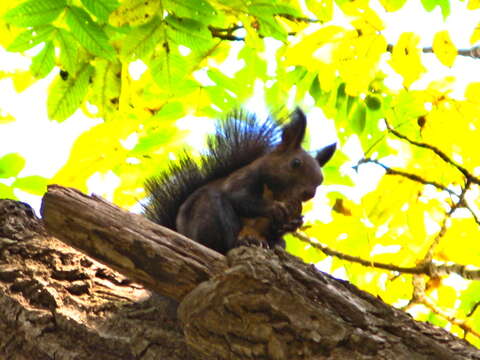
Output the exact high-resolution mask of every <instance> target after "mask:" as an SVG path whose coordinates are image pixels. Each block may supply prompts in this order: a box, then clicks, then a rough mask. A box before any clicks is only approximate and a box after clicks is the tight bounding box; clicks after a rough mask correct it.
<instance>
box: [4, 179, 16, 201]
mask: <svg viewBox="0 0 480 360" xmlns="http://www.w3.org/2000/svg"><path fill="white" fill-rule="evenodd" d="M0 199H12V200H18V198H17V197H16V196H15V194H14V193H13V187H11V186H7V185H5V184H2V183H0Z"/></svg>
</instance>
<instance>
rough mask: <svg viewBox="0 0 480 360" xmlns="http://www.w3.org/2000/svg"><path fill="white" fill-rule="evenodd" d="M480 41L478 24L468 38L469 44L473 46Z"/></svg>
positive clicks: (479, 26)
mask: <svg viewBox="0 0 480 360" xmlns="http://www.w3.org/2000/svg"><path fill="white" fill-rule="evenodd" d="M479 40H480V24H478V25H477V26H475V29H474V30H473V33H472V35H471V36H470V44H471V45H473V44H475V43H476V42H477V41H479Z"/></svg>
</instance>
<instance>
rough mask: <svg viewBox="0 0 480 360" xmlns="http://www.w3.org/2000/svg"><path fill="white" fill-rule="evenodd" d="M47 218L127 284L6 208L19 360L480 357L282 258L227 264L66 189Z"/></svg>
mask: <svg viewBox="0 0 480 360" xmlns="http://www.w3.org/2000/svg"><path fill="white" fill-rule="evenodd" d="M43 217H44V223H45V225H46V228H47V230H48V233H49V234H50V235H51V234H53V235H55V236H57V237H59V238H61V240H62V241H64V242H65V243H68V244H70V245H73V246H74V247H76V248H78V249H82V251H84V252H85V253H86V254H88V255H89V256H92V257H94V258H96V259H98V260H100V261H102V262H103V263H105V264H108V265H109V266H110V267H111V268H114V269H117V270H119V271H121V272H122V273H123V274H124V275H126V276H128V278H126V277H124V276H123V275H120V274H119V273H117V272H115V271H113V270H111V269H109V268H107V267H106V266H104V265H101V264H100V263H98V262H96V261H95V260H92V259H91V258H88V257H87V256H85V255H82V254H81V253H79V252H77V251H76V250H74V249H72V248H70V247H68V246H66V245H64V244H62V243H61V242H59V241H58V240H57V239H55V238H53V237H51V236H49V235H47V233H46V232H45V229H44V227H43V223H42V222H40V221H39V220H38V219H36V218H35V217H34V215H33V214H32V212H31V209H30V208H29V207H28V206H26V205H24V204H21V203H15V202H12V201H0V335H1V336H0V356H3V357H5V358H7V359H52V358H55V359H93V358H98V359H190V358H192V359H193V358H204V359H275V360H277V359H278V360H280V359H395V360H397V359H445V360H447V359H480V351H478V350H477V349H475V348H473V347H472V346H470V345H469V344H467V343H466V342H465V341H463V340H460V339H457V338H455V337H454V336H453V335H451V334H449V333H448V332H446V331H444V330H443V329H439V328H436V327H434V326H432V325H429V324H425V323H420V322H416V321H414V320H412V319H411V318H410V317H409V316H408V315H406V314H405V313H403V312H401V311H399V310H396V309H394V308H392V307H390V306H388V305H386V304H384V303H383V302H382V301H381V300H379V299H377V298H375V297H373V296H371V295H369V294H367V293H365V292H362V291H360V290H358V289H357V288H356V287H354V286H352V285H350V284H348V283H347V282H343V281H339V280H336V279H334V278H332V277H330V276H328V275H326V274H323V273H321V272H319V271H317V270H316V269H315V268H314V267H313V266H311V265H308V264H304V263H303V262H302V261H301V260H299V259H297V258H295V257H293V256H291V255H289V254H287V253H285V252H284V251H281V250H278V251H268V250H263V249H256V248H239V249H235V250H233V251H231V252H230V253H229V254H228V255H227V256H226V257H223V256H222V255H219V254H216V253H214V252H212V251H210V250H208V249H205V248H203V247H202V246H200V245H198V244H195V243H193V242H191V241H190V240H188V239H186V238H184V237H182V236H181V235H179V234H176V233H175V232H172V231H170V230H168V229H164V228H162V227H160V226H158V225H155V224H152V223H150V222H148V221H147V220H145V219H144V218H142V217H139V216H138V215H133V214H128V213H126V212H125V211H122V210H121V209H119V208H117V207H115V206H113V205H111V204H109V203H107V202H105V201H103V200H101V199H99V198H96V197H88V196H86V195H83V194H81V193H79V192H77V191H74V190H71V189H64V188H60V187H51V188H50V189H49V192H48V194H47V195H46V196H45V198H44V204H43ZM129 279H130V280H129ZM131 280H133V281H136V282H138V283H141V284H143V285H144V286H146V287H148V288H149V289H151V290H155V292H157V293H158V294H160V295H167V296H169V297H171V298H174V299H176V300H177V301H179V302H180V305H179V306H178V308H177V302H176V301H175V300H168V299H167V298H165V297H162V296H158V295H152V294H151V293H149V292H148V291H147V290H145V289H144V288H143V287H141V286H140V285H138V284H137V283H133V282H132V281H131ZM177 319H179V320H177ZM187 345H188V346H187Z"/></svg>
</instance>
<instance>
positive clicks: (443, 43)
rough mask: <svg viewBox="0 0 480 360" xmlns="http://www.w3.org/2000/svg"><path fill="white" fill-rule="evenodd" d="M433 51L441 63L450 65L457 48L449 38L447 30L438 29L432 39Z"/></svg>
mask: <svg viewBox="0 0 480 360" xmlns="http://www.w3.org/2000/svg"><path fill="white" fill-rule="evenodd" d="M433 52H434V53H435V55H437V58H438V60H440V61H441V62H442V64H443V65H446V66H452V65H453V63H454V61H455V58H456V57H457V48H456V47H455V45H454V44H453V42H452V40H451V39H450V35H449V33H448V31H440V32H438V33H436V34H435V38H434V40H433Z"/></svg>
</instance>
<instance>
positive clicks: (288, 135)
mask: <svg viewBox="0 0 480 360" xmlns="http://www.w3.org/2000/svg"><path fill="white" fill-rule="evenodd" d="M306 128H307V118H306V116H305V114H304V113H303V111H302V110H300V108H296V109H295V111H294V112H293V113H292V115H291V120H290V122H289V123H288V124H287V125H285V126H284V127H283V131H282V142H281V143H280V145H279V148H280V149H281V150H282V151H286V150H294V149H298V148H300V146H301V144H302V141H303V137H304V136H305V129H306Z"/></svg>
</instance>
